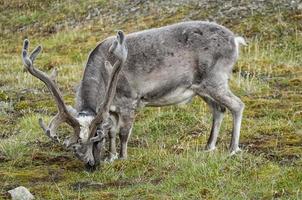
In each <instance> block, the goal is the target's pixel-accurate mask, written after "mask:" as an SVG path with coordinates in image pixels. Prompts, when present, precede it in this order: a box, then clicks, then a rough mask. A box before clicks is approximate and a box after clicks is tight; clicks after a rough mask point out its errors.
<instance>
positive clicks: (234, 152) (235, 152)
mask: <svg viewBox="0 0 302 200" xmlns="http://www.w3.org/2000/svg"><path fill="white" fill-rule="evenodd" d="M240 152H242V150H241V149H240V148H239V147H237V148H231V152H230V156H233V155H235V154H238V153H240Z"/></svg>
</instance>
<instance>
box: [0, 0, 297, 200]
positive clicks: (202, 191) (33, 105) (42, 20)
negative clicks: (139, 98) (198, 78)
mask: <svg viewBox="0 0 302 200" xmlns="http://www.w3.org/2000/svg"><path fill="white" fill-rule="evenodd" d="M10 2H11V3H6V2H2V3H0V11H1V12H0V13H1V14H0V22H1V23H0V24H1V25H2V27H1V32H0V35H1V37H2V38H3V40H1V45H0V54H1V57H0V73H1V79H0V123H1V129H0V182H1V184H0V198H4V199H6V198H8V195H7V191H8V190H9V189H12V188H14V187H17V186H19V185H23V186H25V187H27V188H29V189H30V191H31V192H32V193H33V194H34V195H35V196H36V198H37V199H125V198H126V199H302V185H301V182H302V167H301V166H302V159H301V155H302V147H301V144H302V92H301V91H302V90H301V85H302V54H301V50H302V40H301V38H302V37H301V34H302V26H301V19H302V17H301V16H302V13H301V11H296V12H291V11H288V10H282V9H280V10H279V12H276V13H269V14H266V15H264V14H261V15H260V14H255V15H251V16H245V17H243V18H242V19H236V20H227V19H225V18H221V19H219V21H218V22H219V23H221V24H223V25H225V26H227V27H229V28H230V29H231V30H232V31H234V32H235V33H238V34H239V35H242V36H245V37H246V38H247V40H248V43H249V45H248V46H247V47H245V48H242V49H241V52H240V59H239V61H238V63H237V64H236V66H235V67H234V70H233V72H234V73H233V78H232V80H231V81H230V86H231V88H232V90H233V91H234V93H235V94H237V95H238V96H239V97H240V98H241V99H242V100H243V101H244V102H245V104H246V108H245V111H244V118H243V123H242V131H241V145H242V148H243V152H242V153H240V154H238V155H236V156H233V157H230V156H229V154H228V148H227V147H228V145H229V142H230V132H231V129H232V127H231V126H232V118H231V115H230V114H229V113H227V115H226V117H225V119H224V123H223V125H222V130H221V133H220V135H219V141H218V150H217V151H216V152H212V153H207V152H204V151H203V147H204V145H205V144H206V141H207V138H208V137H209V131H210V124H211V117H210V112H209V109H208V108H207V107H206V104H205V103H204V102H202V101H201V100H200V99H198V98H196V99H194V101H193V102H192V104H189V105H185V106H170V107H163V108H144V109H142V110H141V111H140V112H138V113H137V116H136V122H135V124H134V129H133V133H132V136H131V138H130V142H129V159H127V160H125V161H115V162H114V163H110V164H105V165H104V166H103V167H102V168H101V169H99V170H98V171H96V172H94V173H88V172H85V171H84V170H83V164H82V163H81V162H80V161H78V160H77V159H76V158H75V157H74V156H73V155H72V154H71V153H69V152H66V151H65V150H64V149H63V148H61V147H59V146H57V145H55V144H53V143H52V142H51V141H50V140H49V139H48V138H47V137H46V136H45V135H43V133H42V130H40V128H39V126H38V123H37V119H38V118H39V117H41V116H42V117H43V118H46V119H49V118H50V116H53V115H54V114H55V113H56V106H55V104H54V102H53V101H52V98H51V96H50V94H49V92H48V91H47V89H46V88H45V86H44V85H43V84H42V83H41V82H39V81H37V80H36V79H35V78H33V77H32V76H31V75H29V74H28V73H27V72H25V71H24V70H23V67H22V63H21V59H20V53H21V47H22V41H23V39H24V38H26V37H28V38H29V39H30V41H31V47H32V48H33V47H34V46H36V45H38V44H42V45H43V47H44V49H43V53H42V54H41V55H40V56H39V57H38V59H37V60H36V63H37V65H38V66H39V68H40V69H42V70H43V71H45V72H47V73H50V71H51V70H52V69H53V68H57V69H58V71H59V77H58V83H59V86H60V89H61V90H62V91H63V93H64V98H65V100H66V101H67V102H68V103H69V104H72V103H73V101H74V99H73V98H74V87H75V86H76V85H77V84H78V83H79V81H80V79H81V76H82V72H83V68H84V64H85V62H86V59H87V56H88V53H89V51H90V50H91V49H92V48H94V47H95V46H96V44H97V43H98V42H99V41H101V40H103V39H104V38H106V37H107V36H109V35H113V34H114V33H115V31H116V30H118V29H123V30H124V31H125V32H134V31H137V30H143V29H147V28H151V27H159V26H163V25H166V24H171V23H174V22H179V21H183V20H187V19H188V18H190V19H194V20H204V19H207V18H208V16H210V15H211V14H213V13H215V10H216V7H215V6H214V7H211V6H210V7H209V9H208V10H207V11H204V12H201V11H199V10H198V9H200V8H198V7H196V6H194V5H191V4H187V5H181V4H180V5H178V6H175V8H173V9H172V11H169V9H167V8H165V7H159V6H158V5H157V2H159V1H151V3H150V4H148V5H147V7H148V8H149V9H145V10H144V12H136V13H135V14H133V13H131V12H126V13H124V8H125V7H127V6H128V7H129V5H132V3H127V1H120V2H118V3H117V1H99V2H97V1H92V0H89V1H84V0H83V1H82V0H78V1H76V2H77V3H72V1H59V0H55V1H50V0H47V1H42V0H41V1H26V2H25V1H24V2H23V1H20V0H13V1H10ZM132 6H133V5H132ZM93 7H98V8H100V11H101V13H102V14H101V16H100V17H97V18H94V19H92V20H88V21H87V20H86V17H87V13H88V11H89V10H90V9H91V8H93ZM128 7H127V9H128ZM129 9H130V8H129ZM158 12H160V13H161V14H160V15H158ZM72 20H74V21H76V27H74V26H73V25H70V24H69V23H70V21H72ZM60 23H64V26H62V27H61V28H60V29H56V28H55V27H56V26H57V25H58V24H60ZM35 24H36V25H35ZM22 27H26V29H24V30H23V31H20V29H22ZM54 30H55V31H54ZM68 132H70V131H69V129H68V128H67V127H65V126H64V127H62V128H61V129H60V133H61V134H62V133H64V134H65V135H66V134H67V133H68Z"/></svg>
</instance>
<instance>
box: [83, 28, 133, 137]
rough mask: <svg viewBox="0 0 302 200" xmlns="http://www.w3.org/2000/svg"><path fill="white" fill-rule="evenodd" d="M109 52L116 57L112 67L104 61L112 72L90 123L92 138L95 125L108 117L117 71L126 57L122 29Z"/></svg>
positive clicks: (126, 51)
mask: <svg viewBox="0 0 302 200" xmlns="http://www.w3.org/2000/svg"><path fill="white" fill-rule="evenodd" d="M109 52H110V53H112V54H114V55H115V56H116V57H117V61H116V62H115V64H114V65H113V68H112V66H111V64H110V62H108V61H105V65H106V66H107V67H108V66H111V68H112V72H111V75H110V78H109V80H108V84H107V88H106V93H105V100H104V102H103V103H102V104H101V105H100V107H99V110H98V113H97V115H96V117H95V118H94V119H93V121H92V123H91V125H90V134H89V138H92V137H93V136H94V134H95V133H96V129H97V125H98V124H99V123H101V122H104V121H105V120H107V119H108V116H109V108H110V105H111V103H112V100H113V98H114V95H115V92H116V85H117V81H118V77H119V73H120V71H121V69H122V67H123V65H124V63H125V62H126V59H127V54H128V50H127V48H126V45H125V35H124V33H123V32H122V31H118V32H117V37H116V39H115V40H114V42H113V43H112V45H111V47H110V48H109Z"/></svg>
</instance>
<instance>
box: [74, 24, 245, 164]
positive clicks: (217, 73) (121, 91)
mask: <svg viewBox="0 0 302 200" xmlns="http://www.w3.org/2000/svg"><path fill="white" fill-rule="evenodd" d="M113 40H114V37H110V38H107V39H105V40H104V41H103V42H101V43H100V44H99V45H98V46H97V47H96V48H95V49H94V50H93V51H92V52H91V53H90V55H89V58H88V61H87V65H86V68H85V71H84V75H83V79H82V81H81V84H80V88H79V90H78V94H77V111H78V112H79V113H84V114H85V115H92V116H94V115H95V114H96V113H97V110H98V105H100V103H101V102H102V101H103V95H104V93H105V90H106V83H108V80H107V79H108V77H109V75H110V73H111V71H110V70H111V69H110V68H108V67H106V66H105V61H106V60H108V61H110V62H111V63H114V62H115V57H114V56H112V55H111V54H110V53H109V52H108V49H109V47H110V46H111V44H112V43H113ZM239 43H244V41H242V38H239V37H235V36H234V34H233V33H232V32H231V31H230V30H228V29H227V28H225V27H223V26H220V25H217V24H215V23H210V22H202V21H190V22H184V23H178V24H174V25H170V26H165V27H161V28H155V29H150V30H146V31H141V32H136V33H131V34H129V35H127V36H126V46H127V48H128V58H127V61H126V63H125V66H124V67H123V69H122V72H121V75H120V77H119V81H118V84H117V90H116V95H115V98H114V101H113V103H112V105H111V119H112V121H113V124H114V126H113V127H112V128H111V131H110V132H109V138H110V142H109V144H110V147H109V148H110V155H111V156H112V157H111V159H112V158H113V157H114V156H115V154H116V145H115V135H116V133H119V137H120V141H121V148H120V153H119V157H120V158H122V159H123V158H126V157H127V142H128V138H129V135H130V133H131V128H132V124H133V121H134V115H135V111H136V110H137V108H139V107H143V106H165V105H172V104H180V103H186V102H189V101H190V100H191V99H192V98H193V97H194V96H196V95H198V96H200V97H202V98H203V99H204V100H205V101H206V102H207V103H208V105H209V106H210V108H211V109H212V112H213V125H212V130H211V135H210V138H209V140H208V143H207V146H206V149H207V150H214V149H215V144H216V141H217V136H218V132H219V129H220V125H221V122H222V119H223V113H224V111H225V108H227V109H229V110H230V111H231V113H232V115H233V132H232V140H231V144H230V151H231V154H234V153H236V152H237V151H239V150H240V149H239V135H240V126H241V120H242V112H243V108H244V104H243V103H242V101H241V100H240V99H239V98H238V97H236V96H235V95H234V94H233V93H232V92H231V91H230V89H229V87H228V80H229V78H230V75H231V72H232V68H233V65H234V64H235V62H236V60H237V57H238V46H239Z"/></svg>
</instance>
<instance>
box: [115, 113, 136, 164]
mask: <svg viewBox="0 0 302 200" xmlns="http://www.w3.org/2000/svg"><path fill="white" fill-rule="evenodd" d="M120 120H121V121H120V123H121V124H120V132H119V138H120V144H121V146H120V154H119V159H121V160H124V159H127V146H128V140H129V137H130V135H131V130H132V125H133V122H134V112H130V113H127V115H122V116H121V119H120Z"/></svg>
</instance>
